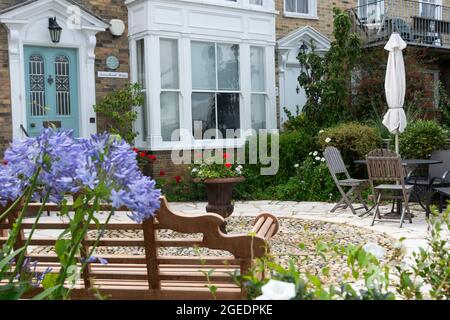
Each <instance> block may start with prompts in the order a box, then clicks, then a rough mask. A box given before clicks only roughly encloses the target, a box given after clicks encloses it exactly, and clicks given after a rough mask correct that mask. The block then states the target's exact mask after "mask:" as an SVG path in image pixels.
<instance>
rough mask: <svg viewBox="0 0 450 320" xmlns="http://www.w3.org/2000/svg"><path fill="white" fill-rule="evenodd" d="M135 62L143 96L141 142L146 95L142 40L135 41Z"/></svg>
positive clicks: (143, 130)
mask: <svg viewBox="0 0 450 320" xmlns="http://www.w3.org/2000/svg"><path fill="white" fill-rule="evenodd" d="M136 60H137V82H138V83H139V84H140V85H141V88H142V91H143V94H144V104H143V105H142V132H141V134H142V140H143V141H146V140H147V134H148V129H147V94H146V85H147V84H146V80H145V79H146V75H145V42H144V39H140V40H137V41H136Z"/></svg>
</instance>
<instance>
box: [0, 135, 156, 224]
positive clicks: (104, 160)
mask: <svg viewBox="0 0 450 320" xmlns="http://www.w3.org/2000/svg"><path fill="white" fill-rule="evenodd" d="M5 160H6V161H7V165H2V166H0V205H5V203H6V202H7V201H8V200H10V201H14V200H15V199H17V198H18V197H20V196H21V195H22V194H23V192H24V190H25V189H26V188H27V187H28V186H29V185H30V179H31V177H32V176H33V175H34V174H35V173H36V172H37V170H39V175H38V180H37V187H38V188H36V192H35V195H34V197H33V198H34V199H39V198H42V193H47V192H48V193H49V199H50V201H52V202H56V203H60V202H61V201H62V200H63V199H64V195H66V194H70V193H72V194H73V193H76V192H82V191H89V192H94V193H95V192H96V190H97V188H99V186H101V188H102V189H103V190H102V192H101V195H102V198H101V199H100V200H102V201H104V202H108V203H112V205H113V207H115V208H120V207H123V206H126V207H127V208H128V209H129V210H130V211H132V213H131V214H130V217H132V218H133V219H134V220H135V221H136V222H138V223H141V222H142V221H143V220H144V219H148V218H150V217H151V216H152V215H153V214H154V212H155V210H157V209H158V208H159V197H160V196H161V193H160V191H159V190H157V189H155V182H154V181H153V180H151V179H150V178H148V177H146V176H143V175H142V173H141V171H140V170H139V167H138V163H137V160H136V153H135V152H134V151H133V149H132V148H131V147H130V145H129V144H128V143H126V141H124V140H123V139H121V138H120V137H117V136H113V135H109V134H107V133H102V134H99V135H92V136H91V137H90V138H89V139H75V138H73V133H72V131H64V130H60V131H54V130H52V129H46V130H44V131H43V132H42V133H41V134H40V135H39V136H37V137H34V138H27V139H25V140H15V141H14V142H13V143H11V146H10V147H9V149H8V150H7V151H6V153H5ZM104 189H106V191H105V190H104Z"/></svg>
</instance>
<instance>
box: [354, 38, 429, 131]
mask: <svg viewBox="0 0 450 320" xmlns="http://www.w3.org/2000/svg"><path fill="white" fill-rule="evenodd" d="M388 54H389V53H388V52H387V51H386V50H385V49H384V48H383V47H379V48H370V49H367V50H365V51H364V53H363V54H362V55H361V56H360V59H359V61H358V63H357V66H356V68H355V72H354V73H353V74H352V78H353V83H354V85H353V90H352V107H351V115H352V119H357V120H358V121H363V122H369V123H371V124H379V125H377V127H379V128H381V130H380V132H382V133H383V137H384V138H389V134H388V133H387V130H385V129H383V128H382V127H381V125H382V124H381V121H382V119H383V116H384V114H385V113H386V112H387V110H388V106H387V102H386V93H385V88H384V83H385V76H386V65H387V60H388ZM404 60H405V65H406V66H407V67H406V69H405V72H406V91H405V93H406V94H405V103H404V109H405V112H406V114H407V117H408V120H409V121H414V120H416V119H420V118H422V117H423V116H424V115H425V113H426V112H427V110H432V109H433V103H434V86H433V79H432V78H431V76H430V75H429V74H426V73H424V72H423V66H424V65H427V64H433V59H430V57H429V55H427V51H426V50H423V49H417V48H408V49H406V50H404Z"/></svg>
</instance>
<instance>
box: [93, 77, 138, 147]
mask: <svg viewBox="0 0 450 320" xmlns="http://www.w3.org/2000/svg"><path fill="white" fill-rule="evenodd" d="M143 104H144V95H143V93H142V92H141V86H140V85H139V84H138V83H135V84H128V85H127V86H126V87H125V88H123V89H121V90H117V91H114V92H112V93H110V94H108V95H106V96H105V97H104V98H103V99H102V100H101V101H100V102H99V103H98V104H97V105H95V106H94V111H95V112H96V113H97V114H98V115H100V116H102V117H104V118H105V119H106V123H105V125H106V128H105V129H106V130H107V131H108V132H109V133H112V134H118V135H120V136H121V137H122V138H123V139H125V141H127V142H128V143H130V144H133V143H134V139H135V138H136V137H137V135H138V133H137V132H133V122H134V121H136V119H137V115H138V113H137V111H136V110H135V108H136V107H141V106H142V105H143Z"/></svg>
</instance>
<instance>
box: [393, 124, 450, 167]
mask: <svg viewBox="0 0 450 320" xmlns="http://www.w3.org/2000/svg"><path fill="white" fill-rule="evenodd" d="M447 137H448V132H447V131H446V130H445V129H444V128H443V127H441V126H440V125H439V124H438V123H437V122H435V121H433V120H418V121H416V122H413V123H409V124H408V126H407V127H406V130H405V132H403V133H402V134H401V135H400V153H401V155H402V156H403V157H404V158H416V159H426V158H429V157H430V155H431V153H432V152H433V151H434V150H439V149H443V148H445V145H446V142H447Z"/></svg>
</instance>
